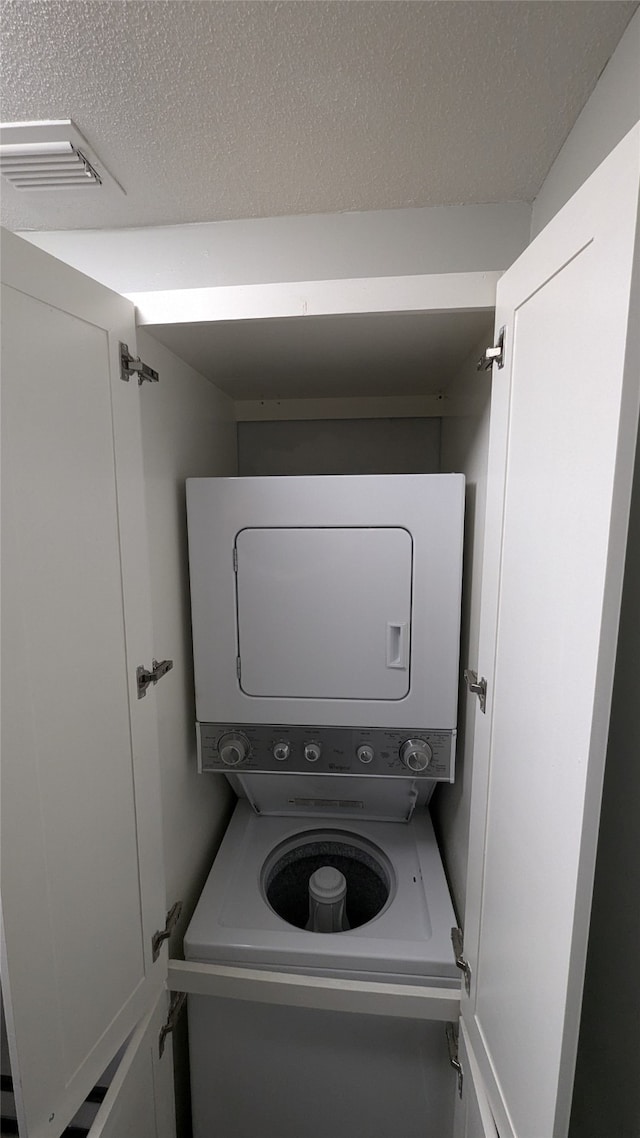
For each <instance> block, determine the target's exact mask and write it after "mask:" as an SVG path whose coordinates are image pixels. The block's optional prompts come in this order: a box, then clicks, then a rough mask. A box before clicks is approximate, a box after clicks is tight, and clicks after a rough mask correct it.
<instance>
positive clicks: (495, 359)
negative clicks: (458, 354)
mask: <svg viewBox="0 0 640 1138" xmlns="http://www.w3.org/2000/svg"><path fill="white" fill-rule="evenodd" d="M506 335H507V329H506V327H505V326H504V324H503V326H502V328H501V329H500V331H499V332H498V343H497V344H494V345H493V346H492V347H491V348H487V349H486V350H485V353H484V355H482V356H480V359H479V360H478V371H488V370H489V368H491V367H493V365H494V364H497V365H498V367H504V342H505V339H506Z"/></svg>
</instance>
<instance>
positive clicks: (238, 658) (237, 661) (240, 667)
mask: <svg viewBox="0 0 640 1138" xmlns="http://www.w3.org/2000/svg"><path fill="white" fill-rule="evenodd" d="M241 671H242V666H241V664H240V657H239V656H236V676H237V677H238V679H240V673H241Z"/></svg>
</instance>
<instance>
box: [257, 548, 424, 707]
mask: <svg viewBox="0 0 640 1138" xmlns="http://www.w3.org/2000/svg"><path fill="white" fill-rule="evenodd" d="M236 558H237V573H236V580H237V611H238V648H239V653H240V664H241V668H240V681H239V682H240V686H241V688H242V690H243V692H244V693H245V694H246V695H250V696H263V697H265V696H273V697H280V698H284V699H366V700H374V699H385V700H389V699H402V698H403V697H404V696H405V695H406V694H407V692H408V690H409V637H410V628H411V581H412V574H413V542H412V540H411V534H410V533H409V532H408V531H407V530H406V529H401V528H399V527H398V528H393V527H378V528H375V527H368V528H358V527H355V526H353V527H348V526H343V527H341V528H334V527H331V526H324V527H314V526H308V527H304V526H301V527H297V528H287V527H284V526H283V527H278V528H273V529H243V530H241V531H240V533H239V534H238V535H237V537H236Z"/></svg>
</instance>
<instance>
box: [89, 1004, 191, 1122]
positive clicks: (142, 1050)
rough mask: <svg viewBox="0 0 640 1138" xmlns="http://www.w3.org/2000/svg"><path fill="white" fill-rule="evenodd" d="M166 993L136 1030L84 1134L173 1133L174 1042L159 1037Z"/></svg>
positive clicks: (164, 1020) (163, 1019)
mask: <svg viewBox="0 0 640 1138" xmlns="http://www.w3.org/2000/svg"><path fill="white" fill-rule="evenodd" d="M167 1014H168V993H167V992H162V993H161V994H160V996H159V998H158V1001H157V1003H156V1005H155V1007H154V1008H153V1009H152V1011H150V1012H149V1014H148V1015H147V1016H145V1018H144V1019H143V1020H142V1022H141V1023H140V1024H139V1026H138V1027H137V1028H136V1030H135V1031H134V1033H133V1035H132V1037H131V1039H130V1041H129V1044H128V1046H127V1048H126V1050H125V1053H124V1055H123V1056H122V1059H121V1061H120V1064H119V1065H118V1069H117V1071H116V1072H115V1075H114V1077H113V1081H112V1083H111V1085H110V1087H109V1090H108V1091H107V1094H106V1096H105V1099H104V1101H103V1103H102V1105H101V1107H100V1110H99V1111H98V1113H97V1115H96V1117H95V1119H94V1122H93V1125H92V1126H91V1129H90V1130H89V1133H88V1134H87V1138H174V1135H175V1123H174V1104H173V1048H172V1044H171V1034H168V1035H166V1036H165V1039H164V1042H163V1051H162V1055H161V1054H160V1047H159V1037H160V1032H161V1031H162V1026H163V1024H164V1023H165V1022H166V1019H167Z"/></svg>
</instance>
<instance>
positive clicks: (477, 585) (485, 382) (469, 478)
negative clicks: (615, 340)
mask: <svg viewBox="0 0 640 1138" xmlns="http://www.w3.org/2000/svg"><path fill="white" fill-rule="evenodd" d="M489 335H490V333H489ZM488 343H489V340H488V339H487V340H484V339H483V340H482V342H481V343H479V344H478V346H477V348H475V349H474V351H473V352H472V353H471V355H470V356H469V357H468V359H467V360H466V361H465V363H464V364H463V366H462V367H461V369H460V371H459V373H458V375H457V376H456V377H455V378H454V380H453V381H452V382H451V384H450V385H449V387H448V389H447V397H448V400H449V405H450V407H451V409H452V410H453V411H454V412H458V411H463V410H464V413H460V414H458V413H454V414H451V415H449V416H448V417H446V418H443V420H442V442H441V448H442V449H441V465H440V470H441V472H442V473H448V472H454V471H456V472H458V473H460V474H464V475H465V478H466V503H465V527H464V529H465V536H464V568H463V586H462V626H461V645H460V676H461V678H462V673H463V670H464V668H467V667H469V668H473V669H476V668H477V656H478V636H479V620H480V589H481V584H482V549H483V543H484V513H485V499H486V478H487V454H488V447H489V402H490V396H491V378H490V373H488V372H478V371H477V366H476V365H477V360H478V359H479V357H480V356H481V355H482V354H483V352H484V349H485V348H486V347H487V344H488ZM475 702H476V697H475V696H469V695H468V693H467V690H466V687H465V685H464V684H463V683H461V686H460V701H459V707H458V743H457V747H456V778H455V782H454V783H453V784H452V785H444V784H443V785H442V786H440V787H439V788H438V790H437V792H436V794H435V796H434V799H433V802H432V804H431V816H432V818H433V820H434V825H435V827H436V833H437V835H438V840H439V842H440V848H441V852H442V856H443V861H444V865H445V870H446V873H447V877H448V880H449V886H450V889H451V893H452V898H453V903H454V907H455V909H456V912H457V914H458V917H459V918H460V919H461V918H462V914H463V912H464V904H465V896H466V873H467V851H468V846H469V807H470V800H471V773H472V750H473V723H474V715H475Z"/></svg>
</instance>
